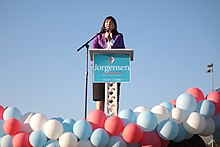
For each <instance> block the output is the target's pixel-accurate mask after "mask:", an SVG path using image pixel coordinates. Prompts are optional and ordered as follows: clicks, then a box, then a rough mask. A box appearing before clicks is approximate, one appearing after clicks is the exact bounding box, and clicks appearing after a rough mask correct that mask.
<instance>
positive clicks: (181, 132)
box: [173, 124, 186, 142]
mask: <svg viewBox="0 0 220 147" xmlns="http://www.w3.org/2000/svg"><path fill="white" fill-rule="evenodd" d="M178 128H179V132H178V134H177V136H176V137H175V138H174V139H173V141H174V142H181V141H183V140H184V139H185V138H186V130H185V128H184V127H183V124H178Z"/></svg>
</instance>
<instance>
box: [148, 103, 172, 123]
mask: <svg viewBox="0 0 220 147" xmlns="http://www.w3.org/2000/svg"><path fill="white" fill-rule="evenodd" d="M151 112H153V113H154V114H155V115H156V117H157V123H158V124H159V123H160V122H161V121H163V120H166V119H168V116H169V112H168V110H167V109H166V108H165V107H164V106H161V105H156V106H154V107H153V108H152V109H151Z"/></svg>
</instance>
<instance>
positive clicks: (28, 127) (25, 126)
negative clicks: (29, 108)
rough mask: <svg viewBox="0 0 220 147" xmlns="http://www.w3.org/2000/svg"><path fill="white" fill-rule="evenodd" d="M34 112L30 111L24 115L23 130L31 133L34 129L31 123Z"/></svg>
mask: <svg viewBox="0 0 220 147" xmlns="http://www.w3.org/2000/svg"><path fill="white" fill-rule="evenodd" d="M34 114H35V113H33V112H28V113H26V114H24V115H23V116H22V126H21V132H27V133H31V132H32V131H33V129H32V128H31V125H30V120H31V117H32V116H33V115H34Z"/></svg>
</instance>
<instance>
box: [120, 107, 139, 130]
mask: <svg viewBox="0 0 220 147" xmlns="http://www.w3.org/2000/svg"><path fill="white" fill-rule="evenodd" d="M118 117H120V118H121V119H122V121H123V122H124V126H126V125H127V124H129V123H135V122H136V119H137V116H136V114H135V112H134V111H132V110H131V109H123V110H121V111H120V112H119V114H118Z"/></svg>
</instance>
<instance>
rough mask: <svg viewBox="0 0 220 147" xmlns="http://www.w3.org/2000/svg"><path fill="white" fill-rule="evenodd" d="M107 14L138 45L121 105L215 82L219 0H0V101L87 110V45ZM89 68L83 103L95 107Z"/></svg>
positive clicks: (27, 108)
mask: <svg viewBox="0 0 220 147" xmlns="http://www.w3.org/2000/svg"><path fill="white" fill-rule="evenodd" d="M109 15H112V16H114V17H115V18H116V20H117V23H118V30H119V31H120V32H122V33H123V35H124V40H125V45H126V48H132V49H134V50H135V54H134V61H133V62H132V82H131V83H126V84H122V86H121V97H120V109H124V108H126V109H127V108H128V109H134V108H136V107H137V106H145V107H147V108H152V107H153V106H155V105H157V104H159V103H161V102H164V101H170V100H172V99H176V98H177V97H178V96H179V95H180V94H182V93H183V92H184V91H185V90H186V89H187V88H190V87H198V88H200V89H201V90H202V91H203V93H204V95H207V94H208V93H209V92H210V91H211V74H207V73H206V70H207V68H206V65H207V64H209V63H213V64H214V79H215V88H220V1H219V0H166V1H164V0H139V1H128V0H120V1H119V0H112V1H103V0H88V1H86V0H79V1H74V0H19V1H18V0H14V1H13V0H1V1H0V105H2V106H14V107H17V108H18V109H19V110H20V111H21V112H22V113H23V114H24V113H27V112H41V113H44V114H45V115H47V116H48V117H62V118H73V119H75V120H77V119H80V118H83V117H84V91H85V90H84V89H85V64H86V63H85V59H86V57H85V55H86V54H85V49H83V50H82V51H80V52H76V50H77V49H78V48H79V47H80V46H81V45H82V44H83V43H85V42H86V41H87V40H89V39H90V38H92V37H93V36H94V35H95V33H96V32H99V31H100V28H101V25H102V23H103V20H104V19H105V17H106V16H109ZM91 81H92V75H91V68H90V69H89V90H88V111H90V110H92V109H95V103H94V102H93V101H92V97H91V92H92V89H91Z"/></svg>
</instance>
